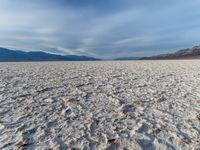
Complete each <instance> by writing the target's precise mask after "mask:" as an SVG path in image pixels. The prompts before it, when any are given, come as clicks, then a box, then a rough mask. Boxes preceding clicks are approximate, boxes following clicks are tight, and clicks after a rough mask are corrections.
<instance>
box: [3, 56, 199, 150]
mask: <svg viewBox="0 0 200 150" xmlns="http://www.w3.org/2000/svg"><path fill="white" fill-rule="evenodd" d="M199 143H200V61H198V60H193V61H192V60H185V61H184V60H179V61H174V60H173V61H132V62H129V61H126V62H115V61H113V62H45V63H44V62H41V63H35V62H33V63H0V149H5V150H6V149H8V150H10V149H38V150H42V149H54V150H57V149H63V150H64V149H77V150H78V149H83V150H87V149H88V150H89V149H94V150H101V149H107V150H111V149H119V150H121V149H130V150H140V149H147V150H154V149H158V150H165V149H166V150H176V149H177V150H180V149H184V150H191V149H200V144H199Z"/></svg>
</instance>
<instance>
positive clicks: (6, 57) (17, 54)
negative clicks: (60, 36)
mask: <svg viewBox="0 0 200 150" xmlns="http://www.w3.org/2000/svg"><path fill="white" fill-rule="evenodd" d="M94 60H99V59H96V58H93V57H87V56H77V55H66V56H62V55H55V54H49V53H45V52H41V51H36V52H24V51H14V50H9V49H6V48H0V61H6V62H8V61H94Z"/></svg>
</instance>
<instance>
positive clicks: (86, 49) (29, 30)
mask: <svg viewBox="0 0 200 150" xmlns="http://www.w3.org/2000/svg"><path fill="white" fill-rule="evenodd" d="M199 6H200V2H199V1H198V0H194V1H192V2H190V1H182V0H169V1H164V0H152V1H147V0H134V1H132V0H109V1H107V0H101V1H93V0H85V1H74V0H58V1H54V0H43V1H41V0H29V1H27V0H15V1H13V0H6V1H5V0H0V20H1V23H0V32H1V34H0V45H1V46H4V47H14V48H15V49H23V50H43V51H48V52H51V53H58V54H73V55H90V56H95V57H101V58H113V57H121V56H130V55H133V56H147V55H152V54H160V53H165V52H170V51H175V50H176V49H179V48H184V47H190V46H193V45H196V44H198V42H199V39H200V36H199V34H198V33H199V30H200V26H199V24H200V19H199V15H200V11H199Z"/></svg>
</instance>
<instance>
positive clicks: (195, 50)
mask: <svg viewBox="0 0 200 150" xmlns="http://www.w3.org/2000/svg"><path fill="white" fill-rule="evenodd" d="M199 58H200V46H194V47H192V48H186V49H182V50H179V51H177V52H175V53H170V54H161V55H156V56H151V57H144V58H142V59H147V60H148V59H199Z"/></svg>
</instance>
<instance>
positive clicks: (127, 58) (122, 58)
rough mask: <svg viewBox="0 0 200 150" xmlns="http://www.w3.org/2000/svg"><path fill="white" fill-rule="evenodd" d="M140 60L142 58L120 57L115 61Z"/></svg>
mask: <svg viewBox="0 0 200 150" xmlns="http://www.w3.org/2000/svg"><path fill="white" fill-rule="evenodd" d="M140 58H141V57H119V58H116V59H114V60H138V59H140Z"/></svg>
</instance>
